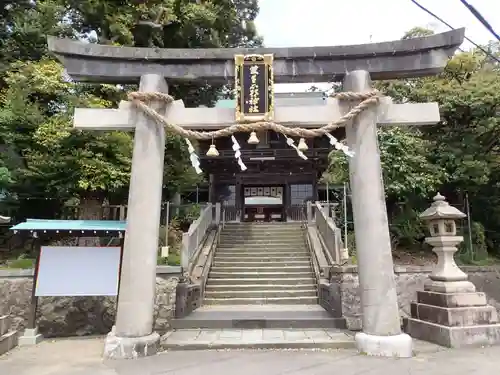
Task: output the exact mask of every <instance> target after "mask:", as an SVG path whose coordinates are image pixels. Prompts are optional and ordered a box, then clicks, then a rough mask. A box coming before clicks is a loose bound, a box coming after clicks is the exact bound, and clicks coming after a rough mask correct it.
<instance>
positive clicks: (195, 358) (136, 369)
mask: <svg viewBox="0 0 500 375" xmlns="http://www.w3.org/2000/svg"><path fill="white" fill-rule="evenodd" d="M103 341H104V340H103V338H91V339H66V340H57V341H44V342H42V343H41V344H39V345H38V346H36V347H24V348H16V349H14V350H13V351H12V352H10V353H9V354H7V355H4V356H2V357H0V374H1V375H33V374H36V375H198V374H199V375H202V374H204V375H206V374H220V375H234V374H238V375H255V374H263V375H285V374H287V375H295V374H296V375H331V374H335V373H341V374H342V375H403V374H411V375H424V374H425V375H466V374H467V375H469V374H478V375H489V374H495V373H497V372H498V368H499V367H500V355H499V353H500V349H499V348H498V347H496V348H495V347H493V348H477V349H467V350H465V349H461V350H449V349H443V348H440V347H436V346H434V345H431V344H426V343H417V345H416V356H415V357H414V358H412V359H390V358H373V357H367V356H364V355H359V354H357V353H356V352H355V351H354V350H351V349H343V350H221V351H216V350H206V351H174V352H164V353H160V354H158V355H156V356H154V357H147V358H141V359H138V360H128V361H103V360H102V359H101V353H102V349H103Z"/></svg>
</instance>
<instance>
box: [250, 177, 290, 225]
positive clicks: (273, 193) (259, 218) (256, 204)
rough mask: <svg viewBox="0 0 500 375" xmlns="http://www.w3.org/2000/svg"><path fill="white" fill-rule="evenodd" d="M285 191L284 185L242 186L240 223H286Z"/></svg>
mask: <svg viewBox="0 0 500 375" xmlns="http://www.w3.org/2000/svg"><path fill="white" fill-rule="evenodd" d="M285 190H286V189H285V186H284V185H267V186H263V185H258V186H257V185H255V186H252V185H244V186H243V202H242V208H243V210H242V211H243V217H242V219H243V220H242V221H245V222H279V221H286V210H285V199H284V198H285V197H284V195H283V194H284V191H285Z"/></svg>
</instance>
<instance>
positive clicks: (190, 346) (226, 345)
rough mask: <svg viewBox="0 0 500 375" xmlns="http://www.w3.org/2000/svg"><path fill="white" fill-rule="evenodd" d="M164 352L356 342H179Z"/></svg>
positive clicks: (334, 346)
mask: <svg viewBox="0 0 500 375" xmlns="http://www.w3.org/2000/svg"><path fill="white" fill-rule="evenodd" d="M161 347H162V349H164V350H171V351H174V350H224V349H355V348H356V344H355V342H354V340H352V339H351V340H348V339H346V340H342V341H341V340H337V341H324V342H321V341H320V342H315V341H313V340H304V341H288V342H287V341H268V342H258V343H244V342H238V343H236V342H234V341H232V342H231V341H221V342H218V343H214V342H213V341H207V342H197V343H191V342H177V343H162V344H161Z"/></svg>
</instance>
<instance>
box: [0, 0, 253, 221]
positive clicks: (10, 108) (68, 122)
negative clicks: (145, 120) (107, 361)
mask: <svg viewBox="0 0 500 375" xmlns="http://www.w3.org/2000/svg"><path fill="white" fill-rule="evenodd" d="M257 12H258V6H257V1H250V0H239V1H232V0H218V1H180V0H147V1H138V0H127V1H121V0H120V1H117V0H91V1H75V0H38V1H36V2H35V1H29V0H26V1H24V0H17V1H10V0H9V1H4V2H3V3H2V7H1V9H0V48H1V51H2V53H1V54H0V150H1V151H2V152H1V155H0V189H2V190H3V192H4V193H7V194H8V195H10V196H11V197H13V198H23V197H30V198H32V199H38V198H50V199H53V198H56V200H58V201H61V202H64V201H66V200H67V199H74V198H76V199H77V200H78V199H79V200H82V201H95V202H96V203H97V204H100V203H99V202H103V201H104V200H107V201H117V202H119V203H122V202H124V199H125V198H126V196H127V190H128V184H129V179H130V168H131V156H132V136H131V134H129V133H125V132H82V131H77V130H75V129H73V128H72V115H73V111H74V108H76V107H96V108H107V107H115V106H116V105H117V104H118V102H119V101H120V100H121V99H123V98H124V97H125V91H126V90H133V89H135V87H125V88H124V87H119V86H114V85H106V84H101V85H96V84H92V85H90V84H82V83H75V82H72V81H71V80H69V79H68V77H67V76H66V75H65V73H64V69H63V67H62V66H61V65H60V63H59V62H57V61H56V60H54V59H53V57H52V56H51V55H50V54H49V53H48V50H47V45H46V36H47V35H54V36H59V37H69V38H78V39H83V40H86V41H89V42H99V43H104V44H113V45H124V46H125V45H126V46H151V47H162V48H197V47H225V46H255V45H260V44H261V39H260V38H258V37H257V35H256V32H255V28H254V26H253V20H254V19H255V17H256V14H257ZM220 89H221V87H220V86H217V87H213V86H209V85H201V86H200V85H193V84H183V85H180V84H171V85H170V93H171V94H173V95H174V96H175V97H179V98H182V99H184V100H185V102H186V104H187V105H199V104H206V105H210V104H211V103H213V102H214V101H215V100H216V99H217V95H218V94H219V91H220ZM164 171H165V177H164V181H165V184H164V185H165V186H164V192H165V194H164V195H165V198H169V197H170V196H171V195H172V194H174V193H176V192H180V191H182V190H183V189H186V188H188V187H190V188H191V187H192V186H193V185H194V184H196V182H197V181H198V180H199V177H198V176H196V175H195V174H194V172H193V171H192V168H191V166H190V164H189V163H188V155H187V152H186V149H185V143H184V141H183V140H182V139H180V138H179V137H177V136H175V135H172V134H167V137H166V148H165V169H164ZM20 202H21V204H23V201H22V200H21V201H20ZM32 202H33V201H31V202H30V204H31V205H33V203H32ZM28 211H29V210H28ZM31 214H32V217H39V212H32V213H31Z"/></svg>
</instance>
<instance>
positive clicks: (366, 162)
mask: <svg viewBox="0 0 500 375" xmlns="http://www.w3.org/2000/svg"><path fill="white" fill-rule="evenodd" d="M370 90H372V85H371V79H370V74H369V73H368V72H367V71H364V70H357V71H353V72H349V73H347V74H346V76H345V78H344V91H352V92H367V91H370ZM377 107H378V105H375V106H373V107H370V108H368V109H365V110H364V111H363V112H362V113H360V114H359V115H358V116H357V117H356V119H355V120H353V121H352V122H351V123H349V124H346V137H347V144H348V146H349V147H350V148H351V149H352V150H353V151H354V152H355V156H354V157H352V158H349V177H350V182H351V191H352V209H353V216H354V228H355V231H354V234H355V238H356V252H357V259H358V275H359V290H360V293H361V304H362V313H363V317H362V320H363V332H360V333H358V334H356V337H355V340H356V345H357V348H358V350H359V351H360V352H361V353H366V354H368V355H379V356H384V357H391V356H394V357H403V358H406V357H411V356H412V352H413V348H412V339H411V337H410V336H409V335H407V334H405V333H402V331H401V318H400V315H399V307H398V299H397V293H396V281H395V277H394V265H393V261H392V252H391V239H390V235H389V222H388V219H387V207H386V204H385V192H384V183H383V180H382V167H381V164H380V150H379V146H378V139H377V118H378V115H379V108H377Z"/></svg>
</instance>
